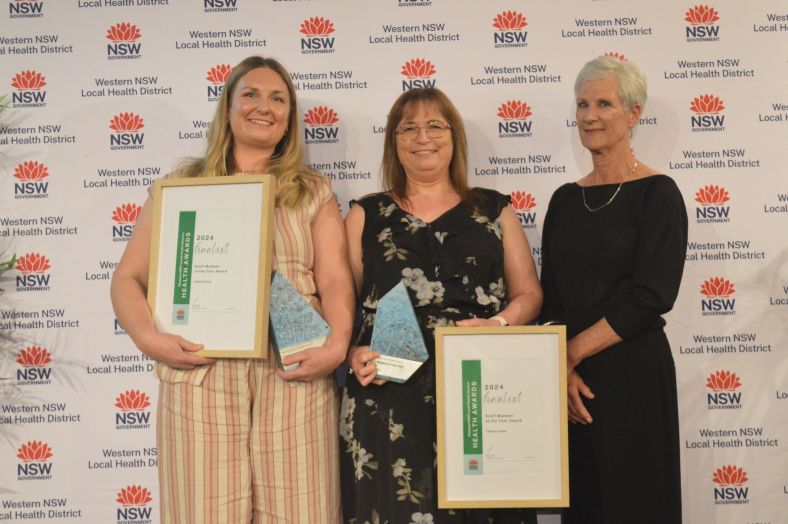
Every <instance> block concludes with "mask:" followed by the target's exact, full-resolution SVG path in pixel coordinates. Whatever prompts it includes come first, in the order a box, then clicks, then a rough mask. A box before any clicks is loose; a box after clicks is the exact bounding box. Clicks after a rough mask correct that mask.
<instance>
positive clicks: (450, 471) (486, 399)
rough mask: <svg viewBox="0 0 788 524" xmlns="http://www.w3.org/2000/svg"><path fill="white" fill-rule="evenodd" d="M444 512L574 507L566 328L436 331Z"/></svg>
mask: <svg viewBox="0 0 788 524" xmlns="http://www.w3.org/2000/svg"><path fill="white" fill-rule="evenodd" d="M435 355H436V381H437V384H436V385H437V390H436V399H435V400H436V408H437V420H438V507H440V508H518V507H519V508H526V507H542V508H543V507H566V506H568V505H569V479H568V472H569V470H568V452H567V414H566V331H565V327H564V326H539V327H528V326H511V327H490V328H488V327H475V328H458V327H439V328H436V330H435Z"/></svg>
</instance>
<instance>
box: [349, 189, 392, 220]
mask: <svg viewBox="0 0 788 524" xmlns="http://www.w3.org/2000/svg"><path fill="white" fill-rule="evenodd" d="M390 205H394V206H395V207H396V204H394V200H393V199H392V198H391V196H389V194H388V193H386V192H380V193H368V194H366V195H364V196H362V197H360V198H357V199H353V200H351V201H350V206H351V208H353V207H356V206H358V207H360V208H361V209H363V210H364V213H365V214H366V215H370V214H371V213H372V212H373V211H377V210H378V209H379V208H380V207H385V206H390Z"/></svg>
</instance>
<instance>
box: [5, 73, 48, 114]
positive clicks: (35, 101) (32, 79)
mask: <svg viewBox="0 0 788 524" xmlns="http://www.w3.org/2000/svg"><path fill="white" fill-rule="evenodd" d="M46 85H47V82H46V78H44V75H42V74H41V73H39V72H38V71H33V70H26V71H20V72H19V73H17V74H15V75H14V76H13V78H11V87H13V88H14V92H13V93H12V94H11V105H12V106H13V107H16V108H22V107H45V106H46V105H47V104H46V97H47V92H46V91H45V90H44V87H45V86H46Z"/></svg>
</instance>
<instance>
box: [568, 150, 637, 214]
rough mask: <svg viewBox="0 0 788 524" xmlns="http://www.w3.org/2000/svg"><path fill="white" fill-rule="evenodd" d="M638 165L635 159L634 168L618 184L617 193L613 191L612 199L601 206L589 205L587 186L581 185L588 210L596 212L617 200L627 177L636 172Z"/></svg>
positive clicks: (584, 202) (584, 203)
mask: <svg viewBox="0 0 788 524" xmlns="http://www.w3.org/2000/svg"><path fill="white" fill-rule="evenodd" d="M637 167H638V161H637V160H635V164H634V165H633V166H632V169H630V170H629V173H627V174H626V175H625V176H624V178H623V179H622V180H621V182H620V183H619V184H618V187H617V188H616V191H615V193H613V196H612V197H610V200H608V201H607V202H605V203H604V204H602V205H601V206H597V207H591V206H589V205H588V202H586V188H585V186H580V190H581V191H582V192H583V205H584V206H585V207H586V209H587V210H588V212H589V213H596V212H597V211H599V210H600V209H602V208H604V207H607V206H609V205H610V204H611V203H612V202H613V200H615V199H616V197H617V196H618V192H619V191H621V186H623V185H624V182H625V181H626V180H627V178H629V177H630V176H631V175H634V174H635V169H637Z"/></svg>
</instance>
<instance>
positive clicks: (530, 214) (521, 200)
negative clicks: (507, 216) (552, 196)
mask: <svg viewBox="0 0 788 524" xmlns="http://www.w3.org/2000/svg"><path fill="white" fill-rule="evenodd" d="M512 207H513V208H514V212H515V214H517V218H519V219H520V225H522V226H523V229H534V228H535V227H536V211H534V208H536V199H535V198H534V196H533V195H532V194H531V193H528V192H527V191H512Z"/></svg>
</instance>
